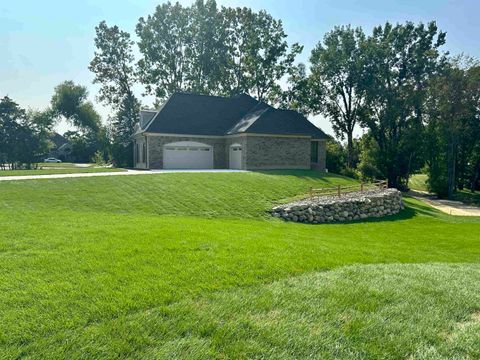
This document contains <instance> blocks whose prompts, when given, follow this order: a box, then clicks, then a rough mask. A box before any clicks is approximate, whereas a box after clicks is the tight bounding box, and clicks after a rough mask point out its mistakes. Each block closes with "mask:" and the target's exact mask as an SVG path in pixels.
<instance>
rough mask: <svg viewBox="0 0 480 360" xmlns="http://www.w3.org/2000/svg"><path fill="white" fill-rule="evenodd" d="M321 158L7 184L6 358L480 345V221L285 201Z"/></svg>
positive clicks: (294, 354)
mask: <svg viewBox="0 0 480 360" xmlns="http://www.w3.org/2000/svg"><path fill="white" fill-rule="evenodd" d="M351 182H352V181H351V180H349V179H346V178H341V177H337V176H334V175H328V176H323V177H322V176H319V175H318V173H315V172H310V171H291V172H264V173H230V174H227V173H217V174H211V173H210V174H208V173H204V174H200V173H185V174H159V175H137V176H125V177H124V176H119V177H101V178H70V179H42V180H24V181H12V182H10V181H9V182H2V183H0V224H1V226H2V231H1V233H0V324H1V328H0V329H1V330H0V358H1V357H3V358H19V357H27V358H38V359H45V358H69V359H75V358H83V359H92V358H97V359H103V358H142V359H163V358H198V359H208V358H221V359H226V358H282V359H283V358H292V359H296V358H306V357H313V358H323V359H328V358H331V359H334V358H352V359H359V358H365V359H370V358H379V357H382V358H392V359H396V358H398V359H405V358H409V357H410V358H412V359H415V358H418V359H425V358H435V359H437V358H445V359H450V358H455V357H457V358H471V359H474V358H478V357H479V356H480V353H479V349H480V346H479V344H480V313H479V311H480V295H479V294H480V264H479V263H480V235H479V234H480V219H479V218H462V217H450V216H448V215H444V214H441V213H439V212H437V211H436V210H434V209H432V208H430V207H427V206H425V205H423V204H421V203H420V202H417V201H415V200H410V199H408V200H407V209H405V210H404V211H403V212H402V213H400V214H399V215H396V216H393V217H388V218H385V219H381V220H371V221H368V222H364V223H346V224H329V225H316V226H315V225H305V224H297V223H285V222H282V221H280V220H277V219H273V218H271V217H270V216H269V215H268V213H267V211H268V209H269V208H271V207H272V206H273V205H275V204H278V203H280V202H282V201H285V200H287V199H289V198H292V197H294V196H297V195H299V194H301V193H305V192H307V191H308V188H309V187H310V186H315V187H322V186H332V185H336V184H349V183H351Z"/></svg>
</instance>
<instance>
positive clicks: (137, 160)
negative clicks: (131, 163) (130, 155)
mask: <svg viewBox="0 0 480 360" xmlns="http://www.w3.org/2000/svg"><path fill="white" fill-rule="evenodd" d="M135 161H136V162H137V163H139V162H140V153H139V146H138V143H135Z"/></svg>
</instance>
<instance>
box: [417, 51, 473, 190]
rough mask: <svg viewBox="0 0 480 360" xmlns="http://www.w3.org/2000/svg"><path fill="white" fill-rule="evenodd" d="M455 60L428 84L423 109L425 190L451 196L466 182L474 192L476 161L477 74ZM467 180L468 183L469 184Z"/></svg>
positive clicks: (460, 60) (459, 59)
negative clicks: (427, 93)
mask: <svg viewBox="0 0 480 360" xmlns="http://www.w3.org/2000/svg"><path fill="white" fill-rule="evenodd" d="M468 66H469V65H467V67H465V66H463V65H462V59H461V58H457V59H453V61H452V62H451V63H449V64H446V66H445V67H444V70H443V72H442V73H441V74H440V75H439V76H437V77H436V78H435V79H434V80H433V81H432V82H431V84H430V87H429V97H428V103H427V104H428V108H427V116H426V119H427V124H426V127H427V133H426V134H427V141H428V146H427V147H426V155H427V159H426V160H427V164H428V172H429V180H428V181H429V188H430V190H431V191H433V192H436V193H437V194H438V195H440V196H447V197H452V195H453V193H454V191H455V190H456V189H457V188H460V189H462V188H463V187H464V185H465V184H466V183H467V182H469V183H470V184H468V185H470V187H471V189H472V190H475V183H476V178H477V171H478V170H477V169H478V167H477V166H478V163H479V162H480V158H479V157H478V151H477V149H478V147H479V144H480V120H479V119H480V101H479V99H480V74H479V68H478V66H471V65H470V67H468ZM469 180H470V181H469Z"/></svg>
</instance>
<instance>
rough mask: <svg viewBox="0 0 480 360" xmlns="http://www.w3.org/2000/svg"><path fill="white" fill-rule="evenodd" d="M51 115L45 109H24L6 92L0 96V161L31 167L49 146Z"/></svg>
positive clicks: (15, 166) (14, 165)
mask: <svg viewBox="0 0 480 360" xmlns="http://www.w3.org/2000/svg"><path fill="white" fill-rule="evenodd" d="M52 124H53V118H52V117H51V116H50V114H49V112H48V111H44V112H40V111H29V112H27V111H25V110H24V109H22V108H21V107H20V106H19V105H18V104H17V103H15V102H14V101H13V100H12V99H10V98H9V97H8V96H6V97H4V98H3V99H1V100H0V164H1V165H2V166H4V165H5V164H9V165H10V168H11V169H15V168H18V167H23V166H26V167H27V168H31V166H32V164H33V163H36V162H37V161H38V159H39V156H40V155H43V154H44V153H45V152H46V151H47V150H48V147H49V143H48V135H49V131H50V130H51V126H52Z"/></svg>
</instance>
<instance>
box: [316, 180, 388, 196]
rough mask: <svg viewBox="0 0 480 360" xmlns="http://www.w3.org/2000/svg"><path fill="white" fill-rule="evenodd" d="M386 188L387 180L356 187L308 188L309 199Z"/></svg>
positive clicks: (361, 184)
mask: <svg viewBox="0 0 480 360" xmlns="http://www.w3.org/2000/svg"><path fill="white" fill-rule="evenodd" d="M387 187H388V181H387V180H381V181H374V182H371V183H363V182H362V183H360V184H358V185H349V186H340V185H338V186H334V187H333V186H332V187H327V188H320V189H315V188H313V187H311V188H310V198H314V197H319V196H331V195H337V196H342V194H348V193H352V192H361V191H367V190H373V189H386V188H387Z"/></svg>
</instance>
